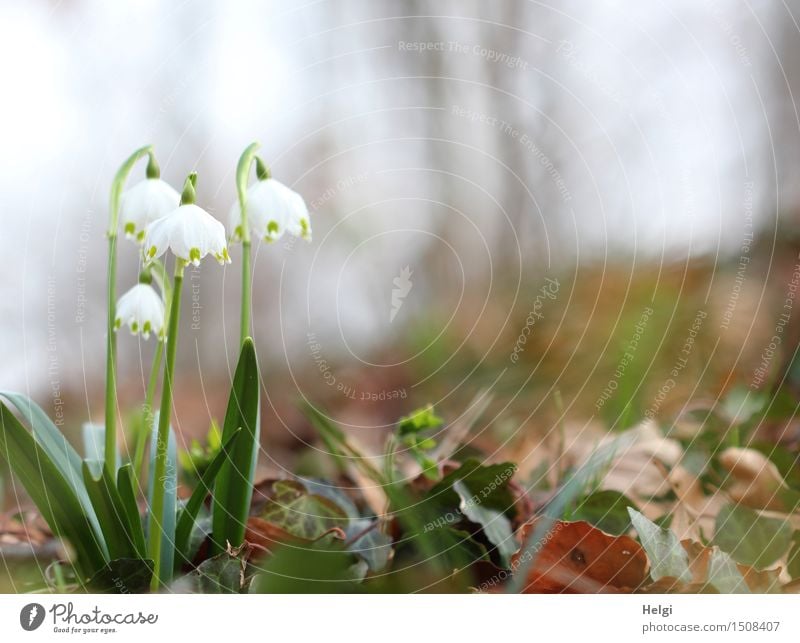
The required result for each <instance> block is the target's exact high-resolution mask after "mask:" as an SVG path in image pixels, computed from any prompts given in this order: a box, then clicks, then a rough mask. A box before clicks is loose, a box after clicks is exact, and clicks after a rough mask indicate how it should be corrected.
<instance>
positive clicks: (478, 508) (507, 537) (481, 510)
mask: <svg viewBox="0 0 800 643" xmlns="http://www.w3.org/2000/svg"><path fill="white" fill-rule="evenodd" d="M453 489H455V491H456V493H458V496H459V498H461V503H460V504H459V506H458V508H459V510H460V511H461V513H462V514H463V515H465V516H466V517H467V518H468V519H469V520H471V521H472V522H474V523H476V524H478V525H480V526H481V527H482V529H483V533H484V535H485V536H486V538H487V539H488V540H489V542H490V543H492V544H493V545H494V546H495V547H497V553H498V554H499V556H500V562H501V564H502V566H503V567H505V568H506V569H508V568H509V567H510V566H511V557H512V556H513V555H514V552H516V551H517V549H519V547H518V545H517V541H516V540H514V534H513V532H512V531H511V521H510V520H509V519H508V518H507V517H506V516H505V514H504V513H503V512H502V511H500V510H499V509H493V508H492V507H487V506H484V505H482V504H481V503H480V501H479V499H478V498H477V497H476V496H474V495H473V494H472V493H471V492H470V490H469V489H468V488H467V486H466V484H464V482H463V481H462V480H459V481H458V482H456V483H454V484H453Z"/></svg>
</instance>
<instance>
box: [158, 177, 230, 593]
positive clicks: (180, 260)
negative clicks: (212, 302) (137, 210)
mask: <svg viewBox="0 0 800 643" xmlns="http://www.w3.org/2000/svg"><path fill="white" fill-rule="evenodd" d="M196 180H197V175H196V174H194V173H192V174H190V175H189V176H188V177H187V179H186V183H185V184H184V187H183V194H182V195H181V202H180V206H179V207H178V208H177V209H176V210H175V211H173V212H172V213H170V214H168V215H166V216H165V217H162V218H160V219H157V220H156V221H153V222H152V223H151V224H149V225H148V226H147V230H146V232H145V237H144V246H143V254H144V258H145V261H153V260H154V259H156V258H157V257H160V256H161V255H162V254H164V253H165V252H166V251H167V250H170V251H171V252H172V254H173V255H175V274H174V276H173V282H172V291H171V295H170V299H171V301H170V306H169V321H168V324H169V325H168V328H167V348H166V359H165V362H164V379H163V383H162V387H161V410H160V411H159V416H158V433H157V435H156V453H155V471H154V472H153V477H152V480H153V489H152V494H151V496H152V506H151V508H150V526H149V533H148V542H147V553H148V556H149V558H150V559H151V560H152V561H153V564H154V565H155V567H154V570H153V578H152V580H151V583H150V588H151V590H153V591H157V590H158V588H159V586H160V584H161V578H162V576H163V575H164V574H162V571H163V572H165V573H166V574H167V575H168V574H169V573H171V570H162V569H161V532H162V522H163V519H164V494H165V491H166V490H165V488H164V480H165V475H166V470H167V457H168V456H167V446H168V443H169V421H170V415H171V411H172V394H173V376H174V373H175V355H176V352H177V346H178V322H179V318H180V307H181V287H182V285H183V271H184V268H185V267H186V265H187V264H189V263H193V264H195V265H197V264H199V263H200V260H201V259H202V258H203V257H205V256H206V255H207V254H211V255H213V256H214V257H215V258H216V259H217V261H219V262H220V263H225V262H230V258H229V257H228V247H227V244H226V242H225V228H224V226H223V225H222V224H221V223H220V222H219V221H217V220H216V219H214V217H212V216H211V215H210V214H208V212H206V211H205V210H203V209H202V208H200V207H199V206H197V205H195V204H194V201H195V182H196Z"/></svg>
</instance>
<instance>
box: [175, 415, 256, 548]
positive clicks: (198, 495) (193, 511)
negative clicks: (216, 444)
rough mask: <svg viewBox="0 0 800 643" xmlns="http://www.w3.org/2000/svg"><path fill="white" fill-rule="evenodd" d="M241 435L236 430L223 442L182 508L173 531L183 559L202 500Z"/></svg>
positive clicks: (239, 431) (240, 430)
mask: <svg viewBox="0 0 800 643" xmlns="http://www.w3.org/2000/svg"><path fill="white" fill-rule="evenodd" d="M241 435H242V429H236V431H234V432H233V434H232V435H231V436H230V437H229V438H228V439H227V440H226V441H225V444H223V445H222V447H221V448H220V450H219V451H218V452H217V455H216V456H214V459H213V460H212V461H211V462H210V463H209V464H208V466H207V467H206V468H205V471H203V475H202V476H200V480H199V481H198V483H197V486H196V487H195V489H194V491H193V492H192V495H191V496H190V497H189V500H188V501H187V502H186V504H185V505H184V507H183V510H182V511H181V513H180V518H178V526H177V528H176V529H175V549H176V551H177V552H178V553H179V554H180V555H181V556H182V557H184V558H189V557H190V556H189V551H188V549H189V541H190V539H191V535H192V529H193V527H194V525H195V521H196V520H197V513H198V512H199V511H200V507H202V505H203V500H205V499H206V496H208V494H209V493H211V489H212V488H213V485H214V480H215V479H216V477H217V474H218V473H219V471H220V469H221V468H222V465H223V463H224V462H225V461H226V460H227V459H228V456H229V454H230V453H231V451H232V450H233V448H234V447H235V445H236V441H237V440H238V439H239V437H240V436H241Z"/></svg>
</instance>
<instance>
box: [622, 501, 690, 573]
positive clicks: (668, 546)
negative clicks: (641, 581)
mask: <svg viewBox="0 0 800 643" xmlns="http://www.w3.org/2000/svg"><path fill="white" fill-rule="evenodd" d="M628 514H629V515H630V517H631V522H632V523H633V527H634V529H636V532H637V533H638V534H639V540H640V541H642V547H644V550H645V552H647V557H648V558H649V559H650V577H651V578H652V579H653V580H658V579H659V578H664V577H665V576H673V577H675V578H677V579H678V580H682V581H683V582H684V583H691V582H692V573H691V571H690V570H689V554H687V553H686V550H685V549H684V548H683V546H682V545H681V543H680V541H679V540H678V537H677V536H676V535H675V534H673V533H672V532H671V531H669V530H668V529H662V528H661V527H659V526H658V525H656V524H654V523H652V522H650V521H649V520H648V519H647V518H645V517H644V516H643V515H642V514H640V513H639V512H638V511H636V510H635V509H631V508H630V507H628Z"/></svg>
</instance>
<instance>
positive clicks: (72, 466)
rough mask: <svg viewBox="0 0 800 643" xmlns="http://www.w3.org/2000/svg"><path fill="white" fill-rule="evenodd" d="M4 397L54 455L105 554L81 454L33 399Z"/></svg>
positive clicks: (0, 394)
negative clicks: (86, 483) (84, 478)
mask: <svg viewBox="0 0 800 643" xmlns="http://www.w3.org/2000/svg"><path fill="white" fill-rule="evenodd" d="M0 397H5V398H6V399H7V400H8V401H9V402H11V404H13V405H14V407H15V408H16V409H17V411H19V412H20V414H21V415H22V417H23V418H24V419H25V420H26V421H27V422H28V424H29V425H30V427H31V431H32V433H33V437H34V439H35V440H36V442H37V443H38V444H39V445H40V446H41V447H42V449H44V452H45V453H47V455H48V456H50V460H52V462H53V464H54V465H55V466H56V467H57V468H58V470H59V471H60V472H61V475H62V476H64V480H66V482H67V483H68V484H69V485H70V487H71V488H72V491H73V493H74V494H75V495H76V496H77V498H78V501H79V502H80V503H81V507H83V511H84V513H85V514H86V516H87V517H88V519H89V522H90V523H91V525H92V529H93V530H94V533H95V536H96V538H97V540H98V543H99V544H100V548H101V549H102V550H103V551H104V552H105V544H104V543H103V537H102V533H101V530H100V524H99V523H98V522H97V517H96V516H95V513H94V508H93V507H92V503H91V501H90V500H89V495H88V494H87V493H86V487H85V486H84V484H83V473H82V468H81V457H80V456H79V455H78V452H77V451H75V449H74V448H73V447H72V445H71V444H70V443H69V441H68V440H67V438H66V437H65V436H64V434H63V433H62V432H61V431H60V430H59V429H58V427H57V426H56V425H55V424H54V423H53V422H52V421H51V420H50V418H49V417H47V414H46V413H45V412H44V411H43V410H42V409H41V407H40V406H39V405H38V404H36V402H34V401H33V400H31V399H30V398H29V397H27V396H25V395H22V394H21V393H13V392H11V391H0Z"/></svg>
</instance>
